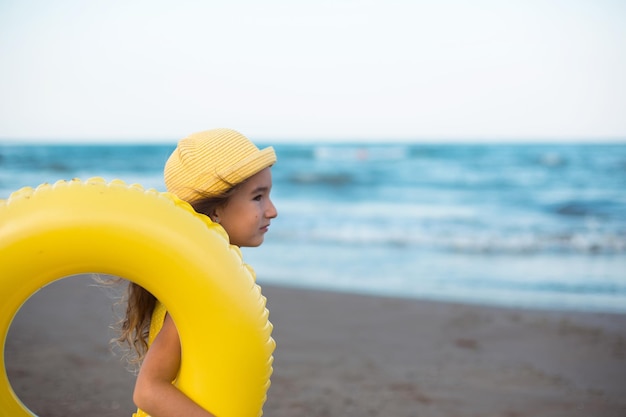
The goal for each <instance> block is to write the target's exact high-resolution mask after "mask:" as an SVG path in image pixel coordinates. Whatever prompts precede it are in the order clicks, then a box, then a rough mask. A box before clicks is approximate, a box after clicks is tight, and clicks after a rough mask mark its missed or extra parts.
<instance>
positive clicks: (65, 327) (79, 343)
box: [5, 277, 626, 417]
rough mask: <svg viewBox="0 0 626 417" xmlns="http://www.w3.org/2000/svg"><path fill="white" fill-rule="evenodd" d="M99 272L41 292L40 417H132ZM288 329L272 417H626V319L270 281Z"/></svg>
mask: <svg viewBox="0 0 626 417" xmlns="http://www.w3.org/2000/svg"><path fill="white" fill-rule="evenodd" d="M93 284H94V282H93V281H92V280H91V279H85V277H71V278H67V279H63V280H61V281H59V282H56V283H53V284H51V285H50V286H48V287H46V288H44V289H43V290H41V291H40V292H38V293H36V294H35V295H34V296H33V297H32V298H31V299H30V300H29V301H28V302H27V303H26V304H25V306H24V307H23V309H22V310H21V311H20V312H19V313H18V315H17V316H16V318H15V320H14V322H13V325H12V327H11V330H10V332H9V336H8V339H7V344H6V348H5V360H6V362H7V373H8V375H9V378H10V381H11V383H12V385H13V387H14V389H15V391H16V393H17V394H18V395H19V396H20V398H21V399H22V400H23V401H24V402H25V403H26V404H27V405H28V406H29V407H31V409H32V410H33V411H35V412H36V413H38V414H39V415H40V416H42V417H45V416H49V417H56V416H66V417H72V416H81V415H84V414H85V413H88V412H90V413H93V414H95V415H99V416H104V417H108V416H124V415H127V416H130V415H131V414H132V412H133V411H134V406H133V404H132V401H131V396H132V387H133V384H134V376H133V375H132V373H130V372H128V371H127V370H126V369H125V364H124V363H123V362H122V361H121V359H120V357H119V356H114V355H113V354H112V353H111V351H110V345H109V340H110V338H111V337H112V333H111V332H110V331H109V329H108V326H109V325H110V324H112V322H113V320H114V319H113V315H112V308H113V300H112V299H111V298H110V297H109V296H108V295H107V293H106V291H102V290H101V289H99V288H92V287H93ZM262 290H263V294H264V295H265V296H266V297H267V299H268V308H269V310H270V321H271V322H272V323H273V325H274V331H273V337H274V338H275V339H276V342H277V348H276V351H275V352H274V357H275V361H274V374H273V376H272V386H271V387H270V390H269V392H268V400H267V402H266V404H265V406H264V414H265V415H267V416H272V417H283V416H284V417H287V416H293V415H305V416H307V417H316V416H320V417H322V416H362V415H368V416H394V417H405V416H406V417H409V416H411V417H412V416H418V415H419V416H420V417H439V416H451V417H452V416H455V417H464V416H467V417H470V416H481V417H482V416H511V417H513V416H515V417H526V416H527V417H531V416H532V417H542V416H545V417H548V416H549V417H555V416H556V417H560V416H563V417H565V416H568V417H570V416H580V417H588V416H590V415H602V416H603V417H612V416H615V417H618V416H623V415H626V315H624V314H618V313H596V312H570V311H542V310H530V309H529V310H526V309H518V308H507V307H492V306H481V305H475V304H460V303H448V302H440V301H431V300H415V299H406V298H392V297H384V296H383V297H380V296H372V295H360V294H359V295H357V294H351V293H344V292H332V291H323V290H313V289H303V288H293V287H280V286H275V285H269V284H268V285H265V284H262Z"/></svg>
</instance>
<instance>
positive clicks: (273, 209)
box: [265, 200, 278, 219]
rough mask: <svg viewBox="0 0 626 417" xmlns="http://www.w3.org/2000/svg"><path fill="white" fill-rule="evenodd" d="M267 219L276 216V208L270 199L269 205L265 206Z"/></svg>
mask: <svg viewBox="0 0 626 417" xmlns="http://www.w3.org/2000/svg"><path fill="white" fill-rule="evenodd" d="M265 215H266V216H267V217H268V218H269V219H273V218H275V217H276V216H278V211H277V210H276V206H274V203H273V202H272V200H270V205H269V207H268V208H267V212H266V214H265Z"/></svg>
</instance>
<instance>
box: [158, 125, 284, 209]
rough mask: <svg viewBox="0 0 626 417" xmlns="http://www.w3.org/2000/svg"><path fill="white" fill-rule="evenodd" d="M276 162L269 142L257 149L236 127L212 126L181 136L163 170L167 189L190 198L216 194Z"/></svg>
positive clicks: (189, 200)
mask: <svg viewBox="0 0 626 417" xmlns="http://www.w3.org/2000/svg"><path fill="white" fill-rule="evenodd" d="M275 162H276V154H275V153H274V149H273V148H272V147H271V146H270V147H268V148H265V149H263V150H259V148H257V147H256V146H255V145H254V144H253V143H252V142H251V141H250V140H249V139H248V138H246V137H245V136H244V135H242V134H241V133H239V132H237V131H235V130H232V129H213V130H206V131H204V132H198V133H194V134H192V135H189V136H187V137H186V138H184V139H182V140H180V141H179V142H178V146H177V147H176V149H175V150H174V152H172V154H171V155H170V157H169V159H168V160H167V162H166V163H165V169H164V172H163V174H164V177H165V186H166V187H167V191H169V192H171V193H173V194H175V195H176V196H177V197H178V198H180V199H181V200H185V201H187V202H193V201H195V200H198V199H199V198H202V197H205V196H206V195H215V196H218V195H220V194H222V193H223V192H225V191H226V190H228V189H229V188H231V186H233V185H237V184H239V183H240V182H242V181H244V180H246V179H248V178H250V177H251V176H253V175H254V174H256V173H257V172H259V171H261V170H262V169H264V168H267V167H269V166H272V165H273V164H274V163H275Z"/></svg>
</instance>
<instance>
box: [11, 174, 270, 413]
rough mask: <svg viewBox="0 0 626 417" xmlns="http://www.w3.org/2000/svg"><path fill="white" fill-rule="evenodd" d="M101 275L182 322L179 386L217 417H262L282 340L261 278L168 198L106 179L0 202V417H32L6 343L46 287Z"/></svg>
mask: <svg viewBox="0 0 626 417" xmlns="http://www.w3.org/2000/svg"><path fill="white" fill-rule="evenodd" d="M82 273H103V274H111V275H115V276H119V277H123V278H126V279H128V280H130V281H133V282H136V283H137V284H139V285H141V286H142V287H144V288H146V289H147V290H149V291H150V292H151V293H152V294H154V295H155V296H156V297H157V298H158V299H159V300H161V302H163V304H165V306H166V307H167V309H168V312H169V313H170V314H171V316H172V319H173V320H174V321H175V322H176V327H177V329H178V332H179V335H180V340H181V348H182V361H181V369H180V374H179V377H178V379H177V385H178V387H179V388H180V389H181V390H182V391H183V392H185V393H186V394H187V395H188V396H189V397H190V398H192V399H193V400H194V401H196V402H197V403H198V404H200V405H201V406H202V407H204V408H205V409H207V410H209V411H211V412H212V413H214V414H216V415H218V416H220V417H250V416H260V415H262V414H263V410H262V408H263V404H264V402H265V398H266V392H267V389H268V388H269V377H270V375H271V373H272V360H273V357H272V353H273V351H274V347H275V343H274V341H273V339H272V337H271V332H272V325H271V323H270V322H269V320H268V316H269V313H268V311H267V309H266V308H265V297H264V296H263V295H262V294H261V290H260V287H259V286H258V285H257V284H256V283H255V274H254V271H253V270H252V269H251V268H250V267H248V266H247V265H246V264H245V263H244V262H243V259H242V256H241V252H240V250H239V248H237V247H235V246H231V245H230V244H229V243H228V236H227V235H226V232H225V231H224V229H223V228H222V227H221V226H219V225H217V224H215V223H212V222H211V221H210V220H209V219H208V217H206V216H203V215H200V214H197V213H195V212H194V211H193V209H192V208H191V206H189V205H188V204H187V203H185V202H183V201H181V200H179V199H177V198H176V197H175V196H173V195H171V194H168V193H159V192H157V191H155V190H147V191H146V190H144V189H143V188H142V187H141V186H139V185H136V184H135V185H130V186H129V185H127V184H125V183H124V182H122V181H119V180H114V181H112V182H110V183H107V182H106V181H104V180H103V179H101V178H92V179H90V180H88V181H85V182H83V181H80V180H72V181H69V182H66V181H59V182H57V183H55V184H54V185H48V184H43V185H40V186H39V187H37V189H32V188H23V189H21V190H19V191H17V192H15V193H13V194H12V195H11V196H10V197H9V199H8V200H0V294H2V296H1V298H2V302H1V303H0V342H2V344H1V345H0V346H2V355H1V361H0V366H1V370H2V372H1V373H0V415H1V416H11V417H18V416H32V415H33V414H32V413H31V412H30V411H29V410H28V409H27V408H26V407H25V406H24V405H23V404H22V403H21V402H20V400H19V398H17V396H16V395H15V393H14V391H13V390H12V388H11V386H10V384H9V381H8V377H7V374H6V367H5V361H4V346H5V342H6V337H7V332H8V329H9V326H10V324H11V321H12V320H13V317H14V316H15V314H16V313H17V311H18V310H19V308H20V307H21V306H22V304H23V303H24V302H25V301H26V300H27V299H28V297H30V296H31V295H32V294H33V293H34V292H36V291H37V290H38V289H39V288H41V287H43V286H45V285H47V284H49V283H51V282H53V281H55V280H58V279H61V278H64V277H67V276H70V275H75V274H82Z"/></svg>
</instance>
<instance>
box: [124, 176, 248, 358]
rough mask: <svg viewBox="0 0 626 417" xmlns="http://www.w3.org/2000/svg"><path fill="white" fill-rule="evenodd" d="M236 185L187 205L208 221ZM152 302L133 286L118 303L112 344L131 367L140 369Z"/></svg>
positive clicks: (137, 286)
mask: <svg viewBox="0 0 626 417" xmlns="http://www.w3.org/2000/svg"><path fill="white" fill-rule="evenodd" d="M240 184H242V183H240ZM240 184H237V185H234V186H231V187H230V188H229V189H228V190H227V191H226V192H224V193H222V194H220V195H218V196H215V195H208V194H206V195H203V197H202V198H200V199H198V200H196V201H193V202H190V203H189V204H190V205H191V206H192V207H193V209H194V210H195V211H196V212H197V213H200V214H204V215H206V216H209V217H212V216H213V215H214V213H215V210H216V209H217V208H220V207H225V206H226V205H227V204H228V200H229V199H230V197H231V196H232V195H233V193H234V192H235V191H236V190H237V189H238V188H239V185H240ZM201 194H202V193H201ZM156 301H157V299H156V297H155V296H154V295H152V294H151V293H150V292H149V291H148V290H146V289H145V288H143V287H141V286H140V285H138V284H135V283H134V282H129V283H128V287H127V290H126V295H125V296H124V298H123V299H122V303H123V302H126V312H125V315H124V317H123V318H122V319H121V320H120V321H119V322H118V325H117V327H118V336H117V338H116V339H115V342H117V344H118V345H119V346H120V347H122V348H123V350H124V351H125V354H124V356H125V357H126V360H127V361H128V363H129V365H131V366H138V365H140V364H141V362H142V361H143V359H144V357H145V356H146V353H147V351H148V336H149V334H150V322H151V318H152V311H153V310H154V306H155V305H156Z"/></svg>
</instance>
